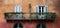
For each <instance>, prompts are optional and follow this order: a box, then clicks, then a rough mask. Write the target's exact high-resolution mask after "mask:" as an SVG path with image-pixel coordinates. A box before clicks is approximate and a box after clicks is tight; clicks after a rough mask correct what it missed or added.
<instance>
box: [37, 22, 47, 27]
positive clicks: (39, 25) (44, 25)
mask: <svg viewBox="0 0 60 28" xmlns="http://www.w3.org/2000/svg"><path fill="white" fill-rule="evenodd" d="M36 28H46V24H44V23H40V24H37V27H36Z"/></svg>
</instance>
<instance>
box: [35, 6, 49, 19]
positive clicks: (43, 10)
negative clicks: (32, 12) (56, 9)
mask: <svg viewBox="0 0 60 28" xmlns="http://www.w3.org/2000/svg"><path fill="white" fill-rule="evenodd" d="M36 12H37V13H39V15H38V18H39V19H44V18H45V16H46V15H45V14H44V13H46V12H48V7H47V6H37V7H36Z"/></svg>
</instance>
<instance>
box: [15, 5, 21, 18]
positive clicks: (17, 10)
mask: <svg viewBox="0 0 60 28" xmlns="http://www.w3.org/2000/svg"><path fill="white" fill-rule="evenodd" d="M14 12H19V13H20V12H22V7H21V5H15V7H14ZM14 19H22V14H16V15H15V17H14Z"/></svg>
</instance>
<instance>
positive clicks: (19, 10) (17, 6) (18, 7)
mask: <svg viewBox="0 0 60 28" xmlns="http://www.w3.org/2000/svg"><path fill="white" fill-rule="evenodd" d="M14 11H15V12H22V6H21V5H15V7H14Z"/></svg>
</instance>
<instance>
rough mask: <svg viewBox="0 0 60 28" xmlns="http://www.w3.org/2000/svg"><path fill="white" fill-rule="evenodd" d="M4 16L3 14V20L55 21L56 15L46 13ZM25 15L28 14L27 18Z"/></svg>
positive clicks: (21, 13) (12, 13) (18, 13)
mask: <svg viewBox="0 0 60 28" xmlns="http://www.w3.org/2000/svg"><path fill="white" fill-rule="evenodd" d="M4 14H5V19H7V20H55V18H56V14H55V13H51V12H46V13H37V12H34V13H23V12H7V13H4ZM25 14H29V17H27V16H24V15H25ZM26 17H27V18H28V19H27V18H26Z"/></svg>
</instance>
